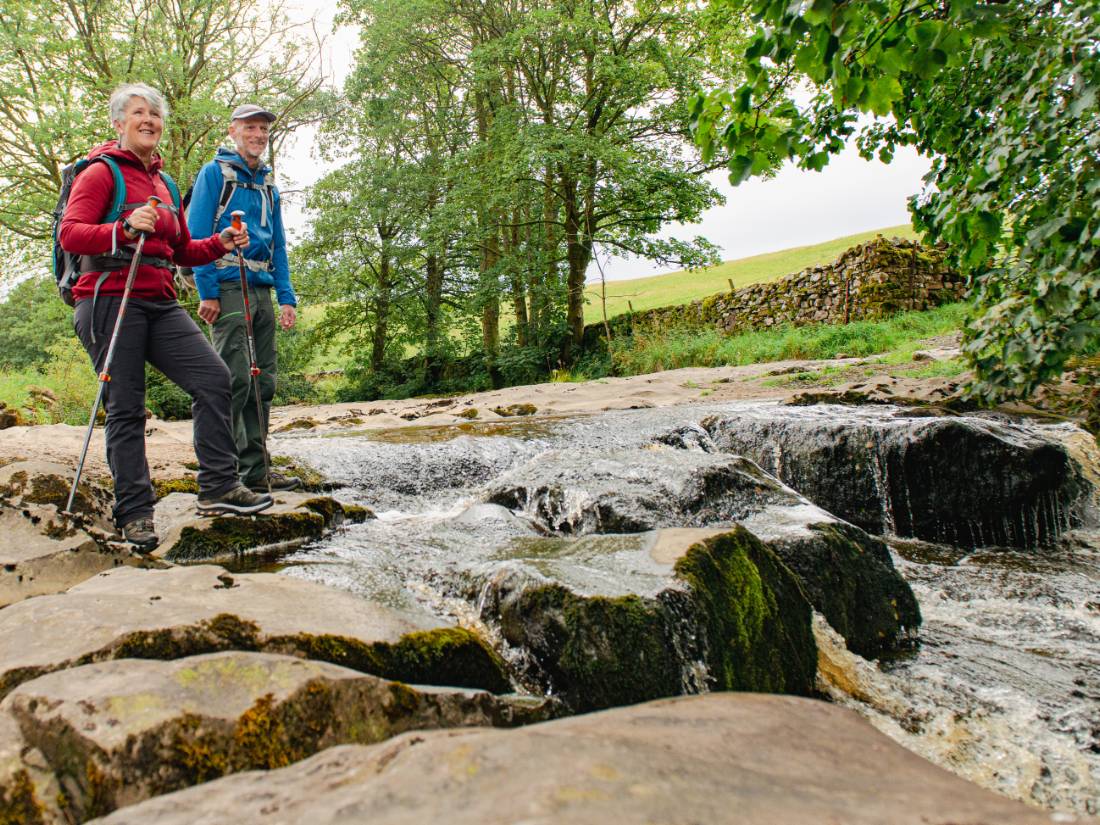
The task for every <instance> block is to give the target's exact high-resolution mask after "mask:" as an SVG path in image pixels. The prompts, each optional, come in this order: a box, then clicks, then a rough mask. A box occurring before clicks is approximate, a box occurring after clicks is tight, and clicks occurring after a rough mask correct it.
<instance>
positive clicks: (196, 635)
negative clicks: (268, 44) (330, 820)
mask: <svg viewBox="0 0 1100 825" xmlns="http://www.w3.org/2000/svg"><path fill="white" fill-rule="evenodd" d="M217 650H257V651H267V652H275V653H289V654H293V655H297V656H301V657H305V658H310V659H318V660H323V661H329V662H333V663H335V664H340V665H344V666H348V667H351V668H353V669H355V670H360V671H363V672H368V673H374V674H376V675H379V676H384V677H387V678H395V679H400V680H401V681H406V682H418V683H424V684H445V685H454V686H459V687H473V688H484V689H488V690H492V691H494V692H498V693H500V692H507V690H508V689H509V687H508V681H507V679H506V677H505V673H504V665H503V663H502V661H501V660H500V658H499V657H498V656H497V655H496V654H495V653H493V652H492V651H491V650H490V649H489V647H488V646H487V645H486V644H485V643H484V642H483V641H482V639H481V638H480V637H478V636H477V635H476V634H474V633H472V632H470V631H468V630H465V629H463V628H458V627H454V626H450V625H447V624H445V623H444V622H442V621H441V620H438V619H435V618H433V617H429V616H425V615H417V614H412V613H403V612H398V611H395V610H391V609H389V608H386V607H384V606H382V605H378V604H374V603H371V602H367V601H364V600H362V599H360V598H357V597H355V596H353V595H351V594H350V593H346V592H343V591H338V590H333V589H330V588H327V587H324V586H322V585H319V584H314V583H312V582H306V581H301V580H297V579H293V578H290V577H287V576H279V575H275V574H264V573H252V574H241V575H233V576H230V575H228V574H227V573H226V571H225V570H224V569H223V568H220V567H216V566H213V565H198V566H193V567H174V568H170V569H166V570H136V569H132V568H118V569H115V570H111V571H109V572H106V573H101V574H99V575H97V576H95V577H94V578H92V579H90V580H88V581H86V582H84V583H82V584H80V585H77V586H76V587H74V588H72V589H71V590H69V591H67V592H66V593H63V594H59V595H54V596H40V597H38V598H35V599H28V600H26V601H23V602H19V603H18V604H14V605H11V606H10V607H7V608H5V609H4V610H0V695H2V694H6V693H8V692H9V691H10V690H11V689H12V688H13V687H15V686H16V685H18V684H21V683H22V682H25V681H27V680H29V679H32V678H36V677H38V676H41V675H43V674H46V673H50V672H52V671H55V670H60V669H62V668H69V667H74V666H76V665H81V664H87V663H90V662H95V661H103V660H108V659H118V658H147V659H176V658H182V657H185V656H190V655H195V654H199V653H207V652H212V651H217Z"/></svg>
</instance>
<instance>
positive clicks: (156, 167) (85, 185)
mask: <svg viewBox="0 0 1100 825" xmlns="http://www.w3.org/2000/svg"><path fill="white" fill-rule="evenodd" d="M100 155H110V156H111V158H113V159H114V160H115V161H117V162H118V166H119V169H120V170H121V171H122V179H123V180H124V181H125V182H126V200H127V202H129V203H140V202H142V201H146V200H148V199H149V196H150V195H156V196H157V197H158V198H160V200H161V203H163V204H165V205H170V204H171V203H172V196H171V194H170V193H169V192H168V187H167V186H165V185H164V181H163V179H162V178H161V176H160V174H159V172H160V168H161V166H162V165H163V161H161V158H160V156H159V155H154V156H153V162H152V164H151V165H150V167H149V168H148V169H146V168H145V164H144V163H142V162H141V160H140V159H139V158H138V156H137V155H135V154H134V153H133V152H131V151H130V150H128V149H119V148H118V142H117V141H114V140H111V141H108V142H107V143H104V144H103V145H101V146H97V147H96V148H95V149H93V150H92V151H91V152H89V153H88V157H90V158H94V157H99V156H100ZM113 189H114V181H113V180H112V177H111V170H110V169H109V168H107V164H105V163H93V164H92V165H91V166H89V167H88V168H87V169H85V170H84V171H83V172H81V173H80V175H79V176H78V177H77V179H76V180H75V181H74V182H73V189H72V193H71V194H70V195H69V203H68V205H67V206H66V207H65V214H64V216H63V217H62V219H61V230H60V232H59V233H58V239H59V241H60V243H61V248H62V249H64V250H65V251H66V252H73V253H75V254H77V255H106V254H109V253H110V252H111V248H112V246H115V247H116V248H118V247H122V246H131V247H133V246H136V245H137V241H136V240H133V241H131V240H128V239H127V238H126V235H125V234H124V233H123V231H122V220H121V218H120V219H119V220H117V221H115V222H114V223H113V224H111V223H100V221H102V220H103V217H104V216H105V215H106V213H107V210H108V209H109V208H110V205H111V197H112V195H113ZM129 214H130V213H129V212H124V213H123V215H122V217H123V218H124V217H126V216H127V215H129ZM142 254H143V255H148V256H151V257H155V258H166V259H168V260H170V261H174V262H175V263H178V264H183V265H184V266H201V265H202V264H208V263H211V262H212V261H216V260H217V259H218V258H220V257H221V256H222V255H224V254H225V247H223V246H222V245H221V241H219V240H218V236H217V235H212V236H210V237H209V238H204V239H202V240H201V241H195V240H192V239H191V234H190V233H189V232H188V231H187V221H182V220H180V219H179V218H178V216H176V215H174V214H173V213H172V211H171V210H169V209H165V208H161V209H158V210H157V223H156V229H155V231H154V232H153V234H152V235H150V236H149V237H147V238H146V239H145V248H144V249H143V250H142ZM128 271H129V268H127V269H123V270H121V271H118V272H112V273H111V274H110V275H108V276H107V279H106V280H105V281H104V282H103V285H102V286H101V287H100V288H99V294H100V295H121V294H122V292H123V289H124V288H125V286H126V276H127V274H128ZM99 275H100V273H99V272H86V273H84V274H83V275H81V276H80V280H78V281H77V282H76V285H75V286H74V287H73V298H75V299H76V300H78V301H79V300H80V299H82V298H90V297H92V293H93V291H94V290H95V282H96V280H97V279H98V278H99ZM132 294H133V296H134V297H135V298H144V299H145V300H147V301H171V300H174V299H175V298H176V288H175V285H174V284H173V283H172V273H171V271H170V270H168V269H163V268H159V267H154V266H146V265H145V264H142V265H140V266H139V267H138V271H137V275H136V277H135V278H134V291H133V293H132Z"/></svg>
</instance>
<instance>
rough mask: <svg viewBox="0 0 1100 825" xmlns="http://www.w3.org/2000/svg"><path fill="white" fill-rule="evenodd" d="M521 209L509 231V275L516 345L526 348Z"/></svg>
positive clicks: (527, 337) (515, 214)
mask: <svg viewBox="0 0 1100 825" xmlns="http://www.w3.org/2000/svg"><path fill="white" fill-rule="evenodd" d="M519 218H520V215H519V209H518V207H513V209H512V226H511V228H510V229H509V231H508V254H507V260H508V274H509V276H510V278H511V282H512V308H513V310H514V312H515V313H516V343H517V344H518V345H519V346H521V347H525V346H527V345H528V343H530V336H529V323H528V319H527V284H526V283H524V281H523V269H522V268H521V267H520V261H521V260H522V256H521V253H520V248H519Z"/></svg>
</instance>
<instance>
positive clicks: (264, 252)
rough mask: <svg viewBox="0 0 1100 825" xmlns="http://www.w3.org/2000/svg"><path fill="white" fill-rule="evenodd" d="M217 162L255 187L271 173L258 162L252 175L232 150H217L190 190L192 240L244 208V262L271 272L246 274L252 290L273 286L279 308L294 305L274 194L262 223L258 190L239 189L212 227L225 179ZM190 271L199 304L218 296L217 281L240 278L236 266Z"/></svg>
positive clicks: (223, 224)
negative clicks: (257, 263) (269, 268)
mask: <svg viewBox="0 0 1100 825" xmlns="http://www.w3.org/2000/svg"><path fill="white" fill-rule="evenodd" d="M218 161H228V162H229V163H230V164H232V165H233V167H234V168H235V169H236V170H237V176H238V178H239V180H241V181H243V182H251V183H259V182H260V181H261V180H262V179H263V176H264V175H265V174H270V172H271V170H270V169H269V168H268V167H267V166H264V165H262V164H261V165H260V167H259V168H257V169H256V171H255V172H253V171H252V170H251V169H249V168H248V164H247V163H245V160H244V158H242V157H241V156H240V155H239V154H238V153H237V152H234V151H233V150H231V149H226V148H224V147H223V148H221V149H219V150H218V154H217V155H216V156H215V158H214V160H213V161H211V162H210V163H208V164H206V165H205V166H204V167H202V169H200V170H199V174H198V177H197V178H195V187H194V189H193V190H192V192H191V206H190V208H189V209H188V211H187V226H188V228H189V229H190V230H191V235H192V236H193V237H195V238H205V237H207V236H208V235H212V234H215V233H217V232H221V231H222V230H223V229H225V228H226V227H227V226H229V223H230V221H231V220H232V218H231V214H230V213H232V212H233V211H234V210H236V209H242V210H244V213H245V214H244V222H245V223H247V224H248V236H249V239H250V243H249V244H248V248H247V249H246V250H245V258H247V259H248V260H250V261H268V260H271V261H273V262H274V267H273V268H272V271H270V272H265V271H255V270H252V269H248V270H246V271H247V272H248V282H249V283H250V284H252V285H254V286H274V287H275V296H276V298H277V300H278V302H279V304H280V305H282V304H291V305H292V306H297V304H298V299H297V298H295V296H294V289H293V287H291V285H290V265H289V264H288V263H287V257H286V234H285V233H284V231H283V210H282V201H281V200H280V197H279V190H278V189H275V190H274V196H275V208H274V209H273V210H272V214H271V215H268V216H266V219H265V216H264V215H263V210H265V209H266V206H265V204H264V197H263V193H262V192H260V191H259V190H257V189H245V188H243V187H238V188H237V189H236V190H235V191H234V192H233V197H232V198H230V200H229V203H228V204H226V207H225V211H224V212H223V213H222V216H221V218H220V219H219V220H218V225H217V226H214V213H215V212H216V211H217V209H218V198H219V197H220V196H221V191H222V183H223V181H224V180H225V177H224V175H223V174H222V170H221V167H220V166H219V165H218ZM194 272H195V285H196V286H197V287H198V289H199V297H200V298H202V299H204V300H208V299H216V298H218V297H220V295H221V287H220V286H219V284H220V283H221V282H222V281H233V282H234V283H236V282H237V281H238V279H239V278H240V274H239V270H238V268H237V266H236V265H233V266H225V267H216V266H214V265H213V264H208V265H206V266H198V267H195V269H194Z"/></svg>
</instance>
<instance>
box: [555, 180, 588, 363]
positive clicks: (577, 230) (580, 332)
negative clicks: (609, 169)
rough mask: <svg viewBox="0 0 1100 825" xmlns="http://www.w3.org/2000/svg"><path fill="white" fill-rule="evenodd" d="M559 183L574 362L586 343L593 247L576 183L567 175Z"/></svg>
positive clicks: (566, 319) (567, 299)
mask: <svg viewBox="0 0 1100 825" xmlns="http://www.w3.org/2000/svg"><path fill="white" fill-rule="evenodd" d="M559 179H560V180H561V187H562V195H563V198H564V213H565V214H564V217H565V259H566V263H567V264H568V266H569V271H568V275H567V281H566V289H567V295H566V309H565V321H566V324H567V325H568V327H569V343H570V352H569V353H568V357H569V358H570V359H571V358H572V356H573V352H574V351H575V350H576V349H577V348H578V347H579V346H580V345H581V342H582V341H583V339H584V276H585V273H586V272H587V271H588V262H589V261H590V260H591V257H592V246H591V242H590V241H588V239H587V238H586V237H585V233H584V231H583V226H582V216H581V213H580V203H579V198H578V192H577V183H576V181H575V180H573V179H572V178H571V177H570V176H569V175H568V174H567V173H565V172H564V171H562V172H560V173H559Z"/></svg>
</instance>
